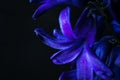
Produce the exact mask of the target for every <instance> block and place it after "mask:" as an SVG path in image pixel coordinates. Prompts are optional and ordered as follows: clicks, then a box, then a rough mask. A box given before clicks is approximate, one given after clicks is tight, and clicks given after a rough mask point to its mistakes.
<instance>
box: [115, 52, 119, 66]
mask: <svg viewBox="0 0 120 80" xmlns="http://www.w3.org/2000/svg"><path fill="white" fill-rule="evenodd" d="M115 64H116V65H117V66H118V67H120V53H119V55H118V56H117V58H116V60H115Z"/></svg>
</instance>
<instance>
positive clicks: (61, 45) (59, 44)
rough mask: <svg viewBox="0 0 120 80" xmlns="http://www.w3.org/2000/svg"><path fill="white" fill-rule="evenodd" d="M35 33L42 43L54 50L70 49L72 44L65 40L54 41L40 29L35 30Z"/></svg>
mask: <svg viewBox="0 0 120 80" xmlns="http://www.w3.org/2000/svg"><path fill="white" fill-rule="evenodd" d="M35 33H36V34H37V35H38V36H39V37H40V39H41V41H43V43H45V44H46V45H48V46H50V47H52V48H55V49H66V48H68V47H70V46H71V45H72V43H73V42H70V41H68V40H66V39H64V40H59V39H55V38H53V37H51V36H50V35H48V34H47V33H45V32H44V30H43V29H42V28H37V29H35Z"/></svg>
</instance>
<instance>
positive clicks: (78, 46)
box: [35, 7, 112, 80]
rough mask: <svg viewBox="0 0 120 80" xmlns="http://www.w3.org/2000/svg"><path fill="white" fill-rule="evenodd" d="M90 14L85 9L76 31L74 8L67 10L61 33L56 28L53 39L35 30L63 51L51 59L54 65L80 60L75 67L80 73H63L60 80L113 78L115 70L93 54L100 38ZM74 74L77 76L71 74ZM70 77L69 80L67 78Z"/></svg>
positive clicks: (42, 37) (51, 45)
mask: <svg viewBox="0 0 120 80" xmlns="http://www.w3.org/2000/svg"><path fill="white" fill-rule="evenodd" d="M89 12H90V11H89V9H88V8H85V9H84V11H83V12H82V13H81V15H80V18H79V19H78V21H77V23H76V25H75V26H74V27H73V29H72V27H71V23H70V8H69V7H67V8H66V9H64V10H62V11H61V13H60V15H59V24H60V30H57V29H54V30H53V35H54V36H53V37H52V36H50V35H48V34H47V33H46V32H45V31H44V30H43V29H42V28H37V29H35V33H36V34H37V35H38V36H39V37H40V39H41V41H42V42H43V43H45V44H46V45H48V46H50V47H52V48H55V49H59V50H60V51H58V52H57V53H55V54H53V55H52V56H51V60H52V61H53V63H55V64H57V65H63V64H67V63H70V62H72V61H74V60H75V61H76V64H74V65H76V70H73V72H70V73H69V72H68V74H66V73H63V74H61V76H60V78H59V79H60V80H93V79H94V78H95V76H96V75H97V76H99V77H100V78H101V79H110V77H111V76H112V72H111V70H110V69H109V68H108V67H107V66H106V65H104V64H103V63H102V62H101V61H100V60H99V59H98V58H97V57H96V55H95V53H94V52H93V51H92V45H93V43H94V41H95V36H96V25H95V23H94V15H92V14H90V13H89ZM94 72H95V73H96V75H95V74H94ZM73 73H74V75H75V76H74V77H73V75H71V74H73ZM66 76H69V77H67V79H66ZM71 77H72V78H71Z"/></svg>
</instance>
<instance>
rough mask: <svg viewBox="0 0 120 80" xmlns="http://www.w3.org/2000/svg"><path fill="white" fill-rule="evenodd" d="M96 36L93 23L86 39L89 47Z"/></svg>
mask: <svg viewBox="0 0 120 80" xmlns="http://www.w3.org/2000/svg"><path fill="white" fill-rule="evenodd" d="M95 36H96V26H95V25H93V27H92V28H91V29H90V30H89V31H88V33H87V36H86V40H87V42H88V45H89V47H91V46H92V45H93V43H94V41H95Z"/></svg>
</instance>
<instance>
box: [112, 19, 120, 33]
mask: <svg viewBox="0 0 120 80" xmlns="http://www.w3.org/2000/svg"><path fill="white" fill-rule="evenodd" d="M112 25H113V30H114V32H115V33H117V34H120V23H118V22H117V21H115V20H114V21H112Z"/></svg>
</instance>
